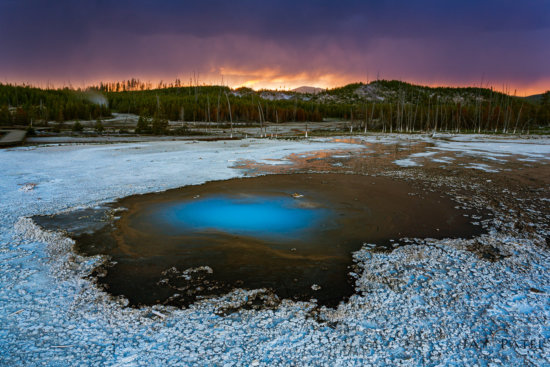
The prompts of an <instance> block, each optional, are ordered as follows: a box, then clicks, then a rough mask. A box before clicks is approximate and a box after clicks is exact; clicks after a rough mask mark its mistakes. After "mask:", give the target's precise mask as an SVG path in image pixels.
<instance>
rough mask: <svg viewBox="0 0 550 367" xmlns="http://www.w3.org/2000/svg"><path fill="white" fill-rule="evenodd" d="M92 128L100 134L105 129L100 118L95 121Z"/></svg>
mask: <svg viewBox="0 0 550 367" xmlns="http://www.w3.org/2000/svg"><path fill="white" fill-rule="evenodd" d="M94 129H95V131H96V132H97V133H98V134H101V133H102V132H103V131H104V130H105V128H104V127H103V124H102V123H101V120H100V119H97V121H96V122H95V126H94Z"/></svg>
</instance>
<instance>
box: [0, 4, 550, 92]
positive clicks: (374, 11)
mask: <svg viewBox="0 0 550 367" xmlns="http://www.w3.org/2000/svg"><path fill="white" fill-rule="evenodd" d="M0 50H1V51H0V82H4V83H5V82H9V83H19V84H20V83H31V84H34V85H39V86H46V85H47V84H50V85H55V86H63V85H72V86H75V87H81V86H86V85H90V84H95V83H98V82H99V81H118V80H125V79H129V78H139V79H141V80H143V81H151V82H153V84H156V83H157V82H158V81H160V80H163V81H165V82H171V81H174V80H175V79H176V78H179V79H181V80H182V82H183V83H184V84H188V83H190V81H191V80H198V82H199V83H201V84H202V83H206V84H221V83H222V82H223V83H224V84H226V85H229V86H232V87H237V86H248V87H251V88H254V89H261V88H272V89H278V88H283V89H289V88H295V87H299V86H302V85H309V86H317V87H322V88H330V87H336V86H341V85H345V84H347V83H351V82H358V81H362V82H368V81H373V80H375V79H377V78H380V79H399V80H404V81H408V82H412V83H419V84H424V85H450V86H465V85H475V86H480V85H483V86H493V87H494V88H496V89H498V90H503V89H506V90H508V91H509V92H510V93H514V91H517V92H516V93H517V94H518V95H528V94H533V93H539V92H542V91H545V90H548V89H550V1H548V0H513V1H510V0H485V1H484V0H479V1H472V0H437V1H436V0H416V1H412V0H377V1H369V0H363V1H353V0H338V1H326V0H309V1H304V0H279V1H270V0H231V1H227V0H225V1H218V0H201V1H185V0H178V1H167V0H156V1H152V0H118V1H114V0H112V1H110V0H94V1H86V0H80V1H74V0H73V1H67V0H51V1H45V0H0Z"/></svg>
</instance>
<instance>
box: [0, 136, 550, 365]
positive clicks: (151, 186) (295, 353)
mask: <svg viewBox="0 0 550 367" xmlns="http://www.w3.org/2000/svg"><path fill="white" fill-rule="evenodd" d="M368 139H372V141H377V142H380V139H382V140H384V141H385V142H388V143H389V142H391V143H395V142H409V141H410V139H413V140H414V139H417V140H419V141H432V139H430V138H426V137H418V138H411V137H399V136H394V137H384V138H374V137H373V138H368ZM433 141H434V142H435V144H436V148H435V149H446V150H453V151H460V152H462V153H465V152H466V153H468V152H469V154H477V152H478V151H482V152H487V149H489V150H490V151H489V153H492V154H504V153H503V150H506V149H504V148H501V147H502V145H506V146H508V147H510V148H509V150H510V151H512V152H515V151H516V148H515V146H517V145H521V144H524V141H500V142H498V143H495V144H498V145H497V147H496V148H494V147H493V148H491V147H489V148H488V145H487V144H485V143H483V141H476V140H475V139H464V138H462V137H460V138H458V139H453V140H445V141H439V140H437V139H435V140H433ZM537 142H538V143H539V146H537V148H536V149H534V150H533V149H531V148H529V149H527V150H523V153H522V154H524V155H525V156H526V157H529V158H530V159H547V157H548V155H547V154H548V149H547V148H548V141H547V140H537ZM512 145H514V146H512ZM540 146H542V147H540ZM362 148H363V147H362V146H361V145H357V144H345V143H332V142H329V141H328V140H317V141H313V140H310V141H294V142H292V141H273V140H246V141H227V142H199V143H194V142H149V143H132V144H110V145H66V146H43V147H22V148H14V149H9V150H2V151H0V365H2V366H3V365H7V366H9V365H15V366H24V365H32V366H34V365H48V366H73V365H107V366H114V365H117V366H138V365H140V366H165V365H205V366H206V365H220V366H225V365H227V366H232V365H331V366H349V365H357V366H364V365H389V366H395V365H411V366H416V365H434V366H435V365H468V366H469V365H475V364H478V365H483V366H489V365H495V366H496V365H501V364H506V365H528V364H531V365H545V364H549V363H550V322H549V321H550V302H549V300H548V295H549V294H550V276H549V273H548V269H549V268H550V257H549V254H548V251H546V250H543V249H542V248H541V247H537V246H534V245H533V244H532V243H531V242H530V241H529V240H522V239H517V238H509V237H505V236H504V235H502V234H499V233H496V232H493V233H491V234H490V235H486V236H484V238H483V239H482V240H483V241H485V242H488V243H491V244H492V245H494V246H496V247H498V248H499V249H500V250H501V251H503V252H505V253H506V254H508V255H510V256H509V257H506V258H505V259H503V260H501V261H499V262H495V263H491V262H486V261H482V260H480V259H479V258H477V257H476V256H475V255H474V254H472V253H471V252H469V251H466V250H465V246H467V245H468V243H469V242H468V241H465V240H446V241H432V243H430V244H428V245H426V246H414V247H413V246H404V247H401V248H398V249H396V250H395V251H394V252H392V253H389V254H383V253H371V252H369V251H368V250H367V249H366V248H365V249H364V250H361V251H359V252H357V253H356V254H355V258H356V259H357V261H358V263H359V265H360V266H361V268H362V269H364V270H363V271H362V272H361V273H360V274H356V275H355V276H356V278H357V289H358V294H357V295H355V296H353V297H352V298H351V299H350V301H349V302H347V303H345V304H342V305H341V306H340V307H339V308H338V309H337V310H328V309H325V310H322V311H321V315H320V319H321V320H328V321H329V322H318V321H317V320H315V318H314V317H309V316H308V315H309V314H308V312H309V311H310V310H311V309H312V308H313V305H312V304H310V303H294V302H288V301H285V302H283V303H282V305H281V306H280V307H279V308H277V309H275V310H261V311H254V310H248V311H247V310H242V311H239V312H237V313H234V314H231V315H229V316H226V317H220V316H216V315H215V313H214V311H215V310H216V309H217V307H219V305H220V304H224V303H232V304H235V305H238V304H239V303H242V302H244V301H245V300H246V297H247V295H249V294H250V293H253V292H244V291H236V292H235V293H233V294H230V295H228V296H225V297H222V299H219V300H209V301H204V302H201V303H197V304H195V305H193V306H192V307H190V308H189V309H185V310H180V309H173V308H170V309H169V308H163V307H155V308H153V309H152V308H143V309H140V310H134V309H128V308H125V307H122V306H121V303H124V302H123V301H122V300H121V301H120V302H118V303H117V302H114V301H112V300H110V299H109V298H108V297H106V296H105V295H104V294H103V293H101V292H99V291H98V290H97V289H95V288H94V287H93V286H92V285H91V283H90V282H89V281H88V280H87V279H84V278H82V275H85V274H87V272H89V271H90V269H92V268H93V266H94V264H95V262H96V261H98V259H94V258H81V257H79V256H76V255H74V254H72V252H71V251H70V245H71V243H70V240H68V239H65V238H63V237H62V236H60V235H58V234H52V233H44V232H41V231H39V230H38V229H37V228H36V227H35V226H34V225H33V224H32V222H31V221H30V220H28V219H25V218H24V217H26V216H31V215H35V214H40V213H56V212H59V211H63V210H68V209H71V208H75V207H82V206H92V205H97V204H99V203H102V202H108V201H112V200H114V199H116V198H119V197H123V196H126V195H130V194H136V193H146V192H151V191H158V190H165V189H168V188H173V187H179V186H183V185H189V184H199V183H202V182H205V181H208V180H220V179H228V178H232V177H238V176H241V175H243V172H241V171H239V170H237V169H234V168H231V167H232V166H233V165H234V164H235V162H237V161H239V160H254V161H261V162H264V163H268V164H274V163H277V162H280V160H283V162H284V158H285V157H286V156H288V155H290V154H292V153H297V154H306V153H307V152H311V151H317V150H325V149H334V150H350V151H353V150H355V149H362ZM455 148H456V150H455ZM507 149H508V148H507ZM433 150H434V149H432V150H431V151H433ZM540 150H544V151H543V152H541V151H540ZM431 157H432V156H431V155H429V154H428V155H424V156H418V155H417V156H416V157H411V158H410V159H415V160H416V159H424V158H426V159H429V158H431ZM435 159H436V158H434V160H435ZM278 160H279V161H278ZM531 288H535V289H536V290H537V292H533V291H530V289H531Z"/></svg>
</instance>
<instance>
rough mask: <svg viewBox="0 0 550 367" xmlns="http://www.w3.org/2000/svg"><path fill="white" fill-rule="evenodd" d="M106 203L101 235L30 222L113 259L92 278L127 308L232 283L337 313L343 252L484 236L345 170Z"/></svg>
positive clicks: (190, 297)
mask: <svg viewBox="0 0 550 367" xmlns="http://www.w3.org/2000/svg"><path fill="white" fill-rule="evenodd" d="M112 208H124V209H125V210H124V211H119V212H117V214H116V216H117V217H115V218H114V219H112V220H111V223H109V224H108V225H104V226H101V228H100V229H98V226H97V215H95V216H94V215H90V213H87V215H81V216H79V215H78V213H74V214H72V216H71V215H70V214H69V215H68V214H64V215H63V216H59V217H57V218H56V217H55V216H54V217H36V218H35V220H36V221H37V222H38V223H39V224H42V225H44V226H46V227H48V226H50V227H52V226H57V228H63V224H65V228H66V229H67V230H68V231H69V234H70V235H71V236H72V237H73V238H74V239H75V240H76V245H75V250H76V251H77V252H80V253H83V254H86V255H96V254H103V255H107V256H108V257H109V258H110V259H111V261H110V263H109V264H108V265H106V266H104V267H102V268H101V269H97V271H96V273H95V274H94V276H96V277H97V282H98V283H99V285H100V286H102V287H103V288H104V289H105V290H106V291H107V292H109V293H111V294H112V295H114V296H124V297H125V298H127V299H128V300H129V303H130V305H132V306H139V305H149V304H156V303H159V304H170V305H175V306H180V307H186V306H188V305H189V304H191V303H193V302H195V301H196V300H197V299H200V298H203V297H212V296H219V295H223V294H225V293H228V292H230V291H231V290H233V289H236V288H244V289H259V288H265V289H267V290H268V291H269V292H270V293H271V294H273V295H276V296H277V297H278V299H292V300H297V301H300V300H303V301H309V300H311V299H315V300H316V302H317V303H318V304H319V305H325V306H328V307H335V306H337V305H338V303H339V302H341V301H343V300H345V299H347V298H348V297H349V296H350V295H352V294H353V293H354V283H353V282H354V279H353V278H352V277H351V276H350V275H349V273H350V272H351V271H353V265H354V263H353V259H352V253H353V252H354V251H357V250H358V249H360V248H361V247H362V246H363V244H364V243H368V244H374V245H376V248H377V249H379V250H388V251H389V250H391V249H392V248H393V247H395V246H397V244H399V243H401V244H403V243H404V240H405V239H414V238H416V239H423V238H427V237H429V238H445V237H471V236H475V235H477V234H480V233H481V232H482V227H481V226H480V225H479V224H473V222H479V220H477V221H476V220H474V219H473V218H472V215H474V214H479V213H473V212H471V211H467V210H462V209H457V203H456V202H454V201H452V200H451V199H450V198H449V197H447V196H446V195H445V194H444V193H436V192H426V191H424V190H422V188H420V187H413V186H411V185H410V184H408V183H405V182H400V181H396V180H393V179H389V178H383V177H368V176H360V175H345V174H293V175H268V176H262V177H254V178H244V179H232V180H228V181H218V182H210V183H206V184H204V185H198V186H189V187H184V188H181V189H175V190H169V191H165V192H162V193H153V194H146V195H136V196H130V197H127V198H123V199H121V200H119V201H118V202H116V203H113V204H112ZM79 218H80V219H79ZM94 218H95V219H94ZM475 218H478V219H479V217H475ZM87 220H88V221H89V222H90V223H89V225H90V226H91V228H92V230H90V231H82V230H80V231H75V232H73V233H71V228H83V227H85V225H83V224H80V225H75V223H74V222H75V221H76V222H79V221H84V222H86V221H87ZM94 223H95V225H93V224H94ZM414 241H415V240H410V242H407V243H411V242H414ZM367 271H368V270H367Z"/></svg>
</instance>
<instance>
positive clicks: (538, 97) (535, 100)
mask: <svg viewBox="0 0 550 367" xmlns="http://www.w3.org/2000/svg"><path fill="white" fill-rule="evenodd" d="M522 98H523V99H526V100H528V101H529V102H531V103H537V104H538V103H540V101H541V100H542V93H541V94H533V95H532V96H527V97H522Z"/></svg>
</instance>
